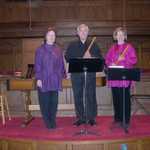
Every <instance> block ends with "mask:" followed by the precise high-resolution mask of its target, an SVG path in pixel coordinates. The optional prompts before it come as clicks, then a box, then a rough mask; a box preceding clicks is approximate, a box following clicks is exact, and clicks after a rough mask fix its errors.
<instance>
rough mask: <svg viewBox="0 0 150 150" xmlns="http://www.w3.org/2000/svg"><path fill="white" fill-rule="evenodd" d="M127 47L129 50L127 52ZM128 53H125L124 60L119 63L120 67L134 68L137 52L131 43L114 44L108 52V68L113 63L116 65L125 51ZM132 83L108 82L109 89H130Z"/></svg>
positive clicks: (106, 60) (106, 61)
mask: <svg viewBox="0 0 150 150" xmlns="http://www.w3.org/2000/svg"><path fill="white" fill-rule="evenodd" d="M126 47H127V50H125V49H126ZM124 50H125V51H126V52H125V53H124V57H125V59H124V60H121V61H119V62H118V64H117V65H118V66H124V68H133V66H134V64H136V62H137V57H136V52H135V49H134V48H133V46H132V45H131V44H129V43H124V44H121V45H118V44H114V45H112V47H111V48H110V49H109V50H108V53H107V54H106V58H105V63H106V65H107V67H109V66H111V65H112V64H113V63H115V62H116V61H117V60H118V58H119V56H120V54H122V52H123V51H124ZM130 82H131V81H127V80H126V81H119V80H114V81H111V80H110V81H107V85H108V86H109V87H128V86H129V85H130Z"/></svg>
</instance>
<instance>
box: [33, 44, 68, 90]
mask: <svg viewBox="0 0 150 150" xmlns="http://www.w3.org/2000/svg"><path fill="white" fill-rule="evenodd" d="M65 75H66V72H65V67H64V59H63V54H62V51H61V49H60V48H59V47H58V46H57V45H55V44H54V45H48V44H43V45H41V47H39V48H38V49H37V50H36V53H35V78H36V79H37V80H41V81H42V88H41V91H42V92H47V91H56V90H61V89H62V79H63V78H64V77H65Z"/></svg>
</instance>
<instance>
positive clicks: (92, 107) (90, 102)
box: [71, 73, 97, 120]
mask: <svg viewBox="0 0 150 150" xmlns="http://www.w3.org/2000/svg"><path fill="white" fill-rule="evenodd" d="M71 81H72V88H73V94H74V100H75V109H76V116H77V118H78V119H80V120H85V119H86V120H93V119H95V117H96V115H97V101H96V74H95V73H87V78H86V91H85V93H86V94H85V101H84V98H83V96H84V85H85V84H84V82H85V78H84V74H83V73H73V74H72V75H71Z"/></svg>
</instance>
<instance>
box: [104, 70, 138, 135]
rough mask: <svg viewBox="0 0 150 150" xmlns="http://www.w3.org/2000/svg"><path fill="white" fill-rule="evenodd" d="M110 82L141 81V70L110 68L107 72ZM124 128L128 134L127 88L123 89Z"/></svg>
mask: <svg viewBox="0 0 150 150" xmlns="http://www.w3.org/2000/svg"><path fill="white" fill-rule="evenodd" d="M107 73H108V74H107V79H108V80H122V81H123V82H124V81H125V80H128V81H140V69H139V68H132V69H126V68H108V72H107ZM123 84H124V83H123ZM123 128H124V131H125V133H128V130H127V127H126V122H125V87H123Z"/></svg>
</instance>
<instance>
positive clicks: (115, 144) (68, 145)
mask: <svg viewBox="0 0 150 150" xmlns="http://www.w3.org/2000/svg"><path fill="white" fill-rule="evenodd" d="M121 144H126V145H127V147H128V150H149V145H150V139H149V138H139V139H132V138H131V139H126V140H125V139H122V140H105V141H104V140H101V141H100V140H96V141H90V140H89V141H60V142H59V141H44V140H43V141H36V140H34V141H32V140H14V139H9V140H5V139H1V140H0V145H1V150H20V149H22V150H60V149H61V150H85V149H86V150H120V149H121Z"/></svg>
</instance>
